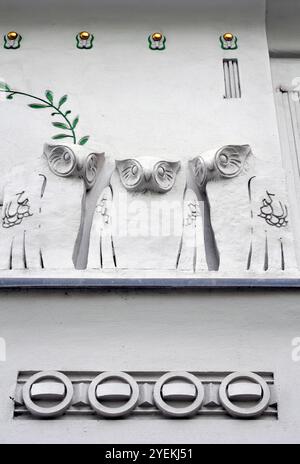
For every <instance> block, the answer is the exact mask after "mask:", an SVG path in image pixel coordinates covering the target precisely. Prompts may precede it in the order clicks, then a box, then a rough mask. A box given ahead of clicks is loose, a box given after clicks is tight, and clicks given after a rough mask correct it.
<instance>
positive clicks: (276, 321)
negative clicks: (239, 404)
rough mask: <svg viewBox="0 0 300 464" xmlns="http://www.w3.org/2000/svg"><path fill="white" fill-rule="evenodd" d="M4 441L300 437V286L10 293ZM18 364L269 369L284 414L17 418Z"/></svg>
mask: <svg viewBox="0 0 300 464" xmlns="http://www.w3.org/2000/svg"><path fill="white" fill-rule="evenodd" d="M0 297H1V299H0V301H1V311H0V336H1V337H4V338H5V340H6V344H7V361H6V363H3V362H2V363H1V362H0V442H15V441H17V442H33V443H37V442H53V441H55V442H65V443H68V442H95V443H114V442H115V443H119V442H121V443H134V442H135V443H139V442H147V443H151V442H152V443H164V442H165V443H167V442H172V443H190V442H196V443H202V442H212V443H213V442H225V443H226V442H298V441H299V430H300V410H299V391H300V362H294V361H293V360H292V349H293V347H292V339H293V338H295V337H299V336H300V314H299V292H298V291H296V290H290V291H288V290H286V291H282V290H281V291H274V290H269V291H268V290H261V291H255V290H252V291H251V290H248V291H247V290H241V291H238V290H231V291H230V290H228V291H216V290H211V291H194V292H191V291H177V292H176V291H174V290H173V291H167V290H165V291H153V290H148V291H142V290H140V291H116V290H114V291H103V292H87V291H86V292H79V291H77V292H75V291H70V292H64V291H57V292H49V291H48V292H45V291H38V292H26V291H25V292H18V293H15V292H3V291H2V292H1V294H0ZM18 369H25V370H26V369H36V370H40V369H68V370H72V369H74V370H76V369H78V370H89V369H90V370H97V369H99V370H106V369H108V370H142V371H143V370H204V371H206V370H217V371H224V370H225V371H227V370H230V371H231V370H247V369H248V370H254V371H255V370H258V371H260V370H270V371H274V373H275V384H276V388H277V392H278V401H279V403H278V404H279V419H278V420H275V419H270V418H265V419H259V420H250V421H245V420H233V419H230V418H228V419H227V418H224V417H222V418H219V419H216V418H205V417H197V418H192V419H188V420H170V419H163V418H161V417H160V418H156V419H155V418H146V417H139V418H138V417H131V418H128V419H123V420H122V419H120V420H113V421H110V420H105V419H98V420H97V419H96V418H94V419H82V418H81V419H78V418H73V419H72V418H70V417H68V418H62V419H56V420H46V421H43V420H42V421H41V420H32V419H31V420H30V419H29V420H28V419H26V418H22V417H20V418H18V419H12V411H13V407H12V402H11V401H10V399H9V394H10V387H11V386H12V385H13V384H14V382H15V381H16V376H17V371H18Z"/></svg>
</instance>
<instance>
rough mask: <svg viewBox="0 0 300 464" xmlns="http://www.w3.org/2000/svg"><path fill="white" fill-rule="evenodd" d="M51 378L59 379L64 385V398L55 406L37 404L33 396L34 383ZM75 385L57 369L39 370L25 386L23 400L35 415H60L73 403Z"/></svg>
mask: <svg viewBox="0 0 300 464" xmlns="http://www.w3.org/2000/svg"><path fill="white" fill-rule="evenodd" d="M46 379H50V380H54V381H58V382H59V383H61V384H62V385H63V386H64V390H65V396H64V398H63V400H62V401H61V402H60V403H58V404H56V405H54V406H50V407H47V406H39V405H37V404H36V403H35V402H34V401H33V399H32V397H31V390H32V387H33V385H34V384H38V382H41V381H43V380H46ZM73 393H74V390H73V385H72V382H71V381H70V380H69V379H68V377H67V376H66V375H65V374H63V373H61V372H55V371H46V372H38V373H36V374H34V375H32V376H31V377H30V378H29V379H28V380H27V382H26V383H25V385H24V387H23V401H24V404H25V406H26V408H27V409H28V410H29V411H30V413H31V414H32V415H33V416H36V417H41V418H42V417H58V416H60V415H62V414H63V413H64V412H65V411H66V410H67V409H68V408H69V406H70V405H71V403H72V399H73Z"/></svg>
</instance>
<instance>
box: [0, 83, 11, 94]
mask: <svg viewBox="0 0 300 464" xmlns="http://www.w3.org/2000/svg"><path fill="white" fill-rule="evenodd" d="M0 89H1V90H6V91H7V92H10V90H11V89H10V87H9V86H8V85H7V83H6V82H0Z"/></svg>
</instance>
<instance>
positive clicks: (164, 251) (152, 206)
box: [88, 157, 195, 271]
mask: <svg viewBox="0 0 300 464" xmlns="http://www.w3.org/2000/svg"><path fill="white" fill-rule="evenodd" d="M185 191H186V173H185V170H184V169H182V165H181V162H180V161H168V160H164V159H161V158H155V157H141V158H126V159H122V160H116V162H115V170H114V172H113V175H112V177H111V180H110V185H109V186H108V187H107V188H106V189H104V191H103V192H102V193H101V195H100V197H99V199H98V202H97V207H96V211H95V214H94V219H93V225H92V229H91V236H90V248H89V259H88V267H89V268H92V269H95V268H102V269H112V268H117V269H144V270H162V271H163V270H176V269H178V268H179V267H181V264H180V262H181V260H180V256H181V252H182V249H183V248H184V245H183V235H184V227H185V219H187V217H188V215H190V217H193V216H192V215H193V213H192V212H191V211H190V210H189V212H185V207H184V196H185ZM192 200H195V198H194V197H193V198H192V199H191V201H190V202H189V203H190V204H192ZM185 214H186V218H185ZM187 239H188V237H187ZM192 241H193V246H194V242H195V237H193V239H192ZM183 251H184V250H183ZM183 254H184V255H185V251H184V252H183ZM189 255H190V256H192V255H193V253H189ZM187 261H189V263H187V264H186V267H187V268H188V269H189V270H191V271H192V269H193V258H192V257H191V258H190V259H187ZM189 266H190V267H189ZM183 267H185V265H184V263H183Z"/></svg>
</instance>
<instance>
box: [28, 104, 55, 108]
mask: <svg viewBox="0 0 300 464" xmlns="http://www.w3.org/2000/svg"><path fill="white" fill-rule="evenodd" d="M28 106H29V107H30V108H33V109H36V110H39V109H41V108H49V106H50V105H42V104H40V103H29V105H28Z"/></svg>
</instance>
